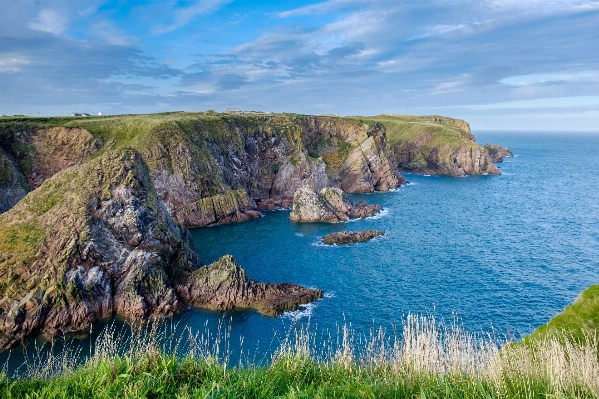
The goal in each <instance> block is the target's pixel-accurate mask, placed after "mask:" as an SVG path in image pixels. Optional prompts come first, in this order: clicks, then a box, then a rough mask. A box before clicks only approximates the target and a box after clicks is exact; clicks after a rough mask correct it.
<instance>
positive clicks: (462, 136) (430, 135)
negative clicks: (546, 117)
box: [374, 115, 500, 176]
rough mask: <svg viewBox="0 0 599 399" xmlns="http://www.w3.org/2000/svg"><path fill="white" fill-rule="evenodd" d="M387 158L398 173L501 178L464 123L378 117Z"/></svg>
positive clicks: (436, 119)
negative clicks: (385, 141)
mask: <svg viewBox="0 0 599 399" xmlns="http://www.w3.org/2000/svg"><path fill="white" fill-rule="evenodd" d="M374 119H376V120H377V121H380V122H381V123H382V124H383V125H384V126H385V128H386V131H387V139H388V143H387V147H388V148H389V151H388V158H389V159H390V160H391V161H392V164H393V165H395V166H396V167H397V168H398V169H399V170H401V171H406V172H412V173H422V174H430V175H436V174H440V175H450V176H461V175H469V174H500V172H499V169H497V166H495V165H494V164H493V161H492V160H491V158H490V157H489V154H488V153H487V151H486V150H485V149H484V148H483V147H481V146H479V145H478V144H477V143H476V141H475V139H474V135H473V134H472V132H471V131H470V126H469V125H468V123H467V122H465V121H462V120H459V119H453V118H447V117H441V116H422V117H416V116H401V115H379V116H377V117H375V118H374Z"/></svg>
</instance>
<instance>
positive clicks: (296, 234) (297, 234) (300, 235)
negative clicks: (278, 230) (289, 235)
mask: <svg viewBox="0 0 599 399" xmlns="http://www.w3.org/2000/svg"><path fill="white" fill-rule="evenodd" d="M295 236H296V237H303V236H304V235H303V234H302V233H295Z"/></svg>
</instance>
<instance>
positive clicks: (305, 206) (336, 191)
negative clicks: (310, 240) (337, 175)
mask: <svg viewBox="0 0 599 399" xmlns="http://www.w3.org/2000/svg"><path fill="white" fill-rule="evenodd" d="M381 209H382V208H381V206H380V205H370V204H367V203H366V202H364V201H360V202H359V203H357V204H356V203H354V202H352V201H351V200H350V199H349V198H348V197H347V195H346V194H345V193H344V192H343V190H341V189H340V188H335V187H325V188H323V189H322V190H320V192H316V191H315V190H314V189H313V188H311V187H309V186H304V187H301V188H300V189H298V190H297V191H296V192H295V195H294V196H293V207H292V209H291V214H290V216H289V217H290V218H291V220H293V221H296V222H328V223H337V222H345V221H347V220H349V219H357V218H365V217H370V216H373V215H374V214H376V213H377V212H380V211H381Z"/></svg>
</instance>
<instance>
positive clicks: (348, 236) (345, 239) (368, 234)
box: [322, 230, 385, 245]
mask: <svg viewBox="0 0 599 399" xmlns="http://www.w3.org/2000/svg"><path fill="white" fill-rule="evenodd" d="M384 234H385V233H384V232H383V231H377V230H362V231H356V232H353V233H352V232H349V231H347V230H343V231H340V232H335V233H329V234H327V235H325V236H324V237H323V238H322V242H323V243H325V244H327V245H343V244H351V243H354V242H366V241H369V240H372V239H373V238H376V237H379V236H382V235H384Z"/></svg>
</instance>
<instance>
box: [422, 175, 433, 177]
mask: <svg viewBox="0 0 599 399" xmlns="http://www.w3.org/2000/svg"><path fill="white" fill-rule="evenodd" d="M422 176H426V177H430V176H431V175H422Z"/></svg>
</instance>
